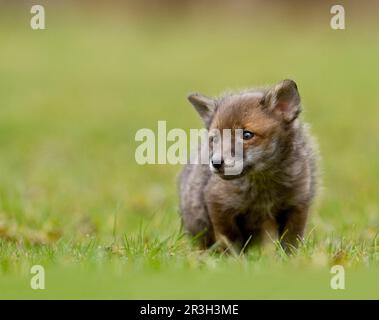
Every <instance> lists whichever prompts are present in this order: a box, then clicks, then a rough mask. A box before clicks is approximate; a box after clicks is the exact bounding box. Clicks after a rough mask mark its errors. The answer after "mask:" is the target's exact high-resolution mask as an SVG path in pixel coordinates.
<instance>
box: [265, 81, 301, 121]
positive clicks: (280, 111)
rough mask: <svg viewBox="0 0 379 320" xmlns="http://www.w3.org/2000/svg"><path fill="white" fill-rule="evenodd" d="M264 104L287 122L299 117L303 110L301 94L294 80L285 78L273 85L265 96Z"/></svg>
mask: <svg viewBox="0 0 379 320" xmlns="http://www.w3.org/2000/svg"><path fill="white" fill-rule="evenodd" d="M263 103H264V106H265V107H266V108H268V110H269V111H270V112H273V113H274V114H276V115H277V116H279V117H280V118H282V119H283V120H284V121H286V122H291V121H293V120H295V119H296V118H297V116H298V115H299V113H300V112H301V106H300V95H299V92H298V90H297V85H296V83H295V81H293V80H283V81H282V82H280V83H278V84H276V85H275V86H273V87H272V88H271V89H270V90H269V91H268V92H267V94H266V96H265V97H264V102H263Z"/></svg>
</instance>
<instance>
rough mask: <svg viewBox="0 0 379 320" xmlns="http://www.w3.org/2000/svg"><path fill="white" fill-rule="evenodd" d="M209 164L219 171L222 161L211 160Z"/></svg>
mask: <svg viewBox="0 0 379 320" xmlns="http://www.w3.org/2000/svg"><path fill="white" fill-rule="evenodd" d="M211 162H212V166H213V168H215V169H216V170H220V169H221V168H222V167H223V165H224V160H222V159H221V160H214V159H212V160H211Z"/></svg>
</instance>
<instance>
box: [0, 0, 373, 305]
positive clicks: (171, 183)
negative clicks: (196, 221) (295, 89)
mask: <svg viewBox="0 0 379 320" xmlns="http://www.w3.org/2000/svg"><path fill="white" fill-rule="evenodd" d="M32 4H34V3H32V2H30V1H21V2H19V3H18V4H17V5H15V4H10V2H0V8H1V10H0V49H1V50H0V155H1V156H0V297H2V298H9V297H22V298H24V297H32V298H38V297H39V296H38V295H41V297H65V298H67V297H73V294H74V292H76V295H75V297H82V298H85V297H113V298H117V297H119V298H121V297H122V298H135V297H139V298H144V297H146V298H149V297H155V298H159V297H162V298H166V297H171V298H172V297H174V298H175V297H180V298H186V297H190V298H196V297H199V298H213V297H214V298H217V297H223V298H233V297H239V298H241V297H242V298H243V297H245V298H249V297H250V298H251V297H254V298H257V297H258V298H259V297H260V298H270V297H272V298H286V297H288V298H293V297H300V298H303V297H306V296H307V295H306V294H305V293H306V292H308V293H309V292H313V293H312V294H311V295H309V297H327V298H329V297H332V298H339V297H342V298H343V297H356V298H357V297H358V298H359V297H370V298H372V297H374V298H378V297H379V293H378V292H379V291H378V290H379V284H378V282H377V281H373V279H374V278H375V276H374V275H375V274H376V275H377V272H376V270H377V268H378V265H379V263H378V262H379V244H378V243H377V235H378V231H379V203H378V180H379V148H378V146H379V126H378V120H379V108H378V101H379V90H378V85H379V60H378V54H379V43H378V41H376V38H377V34H378V32H379V25H378V18H377V16H378V13H379V6H378V5H377V4H375V3H374V2H370V1H366V2H360V3H359V4H357V3H356V4H355V5H354V4H353V3H352V2H346V1H343V2H341V3H339V4H342V5H344V6H345V11H346V30H332V29H331V28H330V25H329V23H330V18H331V14H330V7H331V5H333V4H334V3H333V2H331V1H321V2H318V3H317V5H316V4H310V3H306V4H304V3H303V2H301V1H283V2H272V3H271V4H267V3H265V2H263V1H253V2H250V1H233V2H231V1H220V2H216V1H211V2H200V1H192V2H189V1H183V2H173V1H155V2H149V1H143V2H142V3H137V2H131V1H129V2H126V3H123V4H121V3H120V2H100V1H97V2H80V5H79V4H75V3H74V2H70V3H69V2H65V4H62V3H61V2H58V1H57V2H52V1H48V2H46V1H40V2H39V4H42V5H44V6H45V10H46V27H47V29H46V30H39V31H38V30H37V31H33V30H32V29H31V28H30V19H31V17H32V15H31V14H30V8H31V6H32ZM285 78H292V79H294V80H295V81H296V82H297V83H298V86H299V90H300V94H301V96H302V101H303V106H304V113H303V117H304V119H305V120H306V121H307V122H309V123H310V124H311V125H312V131H313V133H314V134H315V136H316V137H317V138H318V141H319V144H320V151H321V156H322V176H323V181H324V182H323V190H322V192H321V193H320V196H319V198H318V201H317V205H316V206H315V208H314V210H313V213H312V216H311V219H310V224H309V226H308V232H307V238H306V241H305V243H304V245H303V246H302V247H301V248H300V250H299V253H298V254H297V255H296V256H294V257H291V258H288V257H286V256H284V255H283V254H281V253H280V252H276V253H270V254H265V253H264V252H250V253H248V254H247V255H246V256H243V257H240V258H238V259H235V258H233V257H225V256H219V255H215V254H213V253H210V252H199V251H197V250H196V248H195V247H193V246H192V245H191V242H190V241H189V239H187V238H186V237H183V235H182V233H181V230H180V219H179V215H178V199H177V194H176V176H177V174H178V172H179V170H180V166H171V165H146V166H140V165H137V164H136V162H135V159H134V151H135V148H136V146H137V145H138V144H137V142H135V141H134V135H135V133H136V131H137V130H138V129H140V128H151V129H153V130H154V131H156V129H157V121H158V120H167V125H168V128H184V129H186V130H188V129H189V128H200V127H201V122H200V120H199V119H198V118H197V115H196V113H195V111H194V110H193V109H192V108H191V106H190V105H189V103H188V102H187V101H186V95H187V94H188V93H189V92H191V91H199V92H202V93H204V94H207V95H217V94H219V93H221V92H222V91H224V90H226V89H239V88H246V87H253V86H261V85H266V84H271V83H275V82H278V81H280V80H282V79H285ZM336 263H338V264H342V265H344V266H345V267H346V268H347V271H346V272H347V274H348V272H357V276H356V277H357V278H355V279H356V280H355V281H356V283H359V285H360V287H359V288H360V289H358V287H357V289H356V290H355V291H354V290H352V289H351V288H352V286H350V291H348V289H349V285H348V284H347V289H346V291H347V293H346V294H345V293H344V295H341V296H339V295H338V294H337V293H335V292H334V291H333V290H331V289H330V287H329V278H330V274H329V267H330V266H331V265H333V264H336ZM33 264H41V265H43V266H45V268H46V273H47V279H51V280H49V281H51V282H50V283H51V285H50V287H49V282H48V280H47V285H46V286H47V289H46V290H45V291H44V292H43V294H40V293H36V292H35V291H33V290H31V289H30V285H29V280H28V279H29V278H30V267H31V266H32V265H33ZM281 268H284V269H281ZM72 269H74V270H77V269H78V270H81V271H78V272H79V274H80V277H79V276H78V277H77V278H78V279H79V278H80V281H82V282H84V283H87V285H89V286H91V288H92V289H91V292H92V293H91V294H89V291H88V292H87V291H85V290H84V291H83V290H81V291H80V288H82V289H83V288H84V287H86V285H83V283H81V282H80V281H77V280H73V281H72V283H73V284H72V286H71V287H70V290H71V291H70V290H68V291H67V290H66V291H65V290H63V289H62V290H60V285H62V286H63V283H65V284H67V283H70V281H68V282H66V281H62V282H61V284H60V285H58V284H57V283H58V282H59V281H58V282H57V281H55V280H54V279H59V278H60V277H61V276H60V275H62V274H71V273H73V274H76V271H73V270H72ZM294 269H295V270H297V271H296V272H295V273H293V272H287V271H284V270H292V271H293V270H294ZM366 269H367V270H366ZM83 270H85V271H83ZM262 270H265V272H266V273H267V274H266V277H267V279H271V280H268V281H271V282H272V283H271V286H269V288H271V289H270V290H268V289H267V288H268V287H267V283H268V282H267V281H255V280H254V279H255V278H256V277H257V275H259V274H260V272H262ZM270 270H271V271H270ZM313 271H314V272H315V273H314V274H313V273H312V272H313ZM49 272H50V273H49ZM81 272H83V274H82V273H81ZM301 272H304V274H302V275H300V274H301ZM309 272H310V273H311V274H312V275H313V277H321V278H320V279H323V280H322V281H318V280H314V279H313V278H312V276H311V277H310V278H309V279H313V280H310V281H309V283H307V282H306V281H305V280H304V278H307V276H306V275H307V274H308V273H309ZM375 272H376V273H375ZM316 274H317V276H316ZM52 275H55V276H54V277H53V276H52ZM125 275H126V279H125V286H123V285H121V283H123V282H120V280H119V278H118V277H121V278H122V277H123V276H125ZM270 275H271V276H270ZM279 275H285V276H286V279H285V280H281V278H280V276H279ZM295 275H296V276H295ZM318 275H319V276H318ZM359 275H364V276H363V277H362V278H359ZM368 275H372V276H371V277H369V276H368ZM86 276H87V278H86ZM49 277H50V278H49ZM62 277H63V276H62ZM254 277H255V278H254ZM302 277H303V278H302ZM63 278H64V277H63ZM71 279H76V278H75V276H74V277H73V278H71ZM96 279H102V281H100V280H99V282H98V283H97V282H96ZM220 279H224V280H225V279H228V280H227V281H226V280H225V281H221V280H220ZM307 279H308V278H307ZM317 279H318V278H317ZM359 279H361V280H359ZM376 279H378V277H376ZM54 281H55V282H54ZM170 281H171V282H170ZM280 281H283V282H282V285H281V282H280ZM294 281H295V282H294ZM296 281H298V282H296ZM304 281H305V282H304ZM169 282H170V284H168V283H169ZM53 283H55V284H56V285H55V286H54V285H53ZM296 283H299V284H300V283H301V284H302V285H301V286H300V287H297V286H296ZM289 284H292V285H293V286H294V288H292V289H291V287H290V285H289ZM130 288H134V289H130ZM137 288H138V289H137ZM194 288H199V289H198V290H194ZM312 288H313V289H312ZM49 290H50V291H49ZM78 290H79V291H78ZM123 290H124V291H123ZM265 290H266V291H265ZM291 290H292V291H291ZM78 292H80V294H78ZM131 292H134V294H132V293H131ZM136 292H137V293H136ZM152 292H155V294H152ZM220 292H223V293H225V294H222V295H220ZM236 292H238V294H236ZM264 292H265V293H264ZM260 293H261V294H260Z"/></svg>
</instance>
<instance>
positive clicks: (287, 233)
mask: <svg viewBox="0 0 379 320" xmlns="http://www.w3.org/2000/svg"><path fill="white" fill-rule="evenodd" d="M307 216H308V208H304V207H293V208H290V209H287V210H284V211H282V212H280V213H279V215H278V223H279V239H280V243H281V245H282V247H283V248H284V249H285V251H287V252H290V251H292V250H293V249H295V248H297V246H298V244H299V242H300V241H302V240H303V236H304V229H305V225H306V222H307Z"/></svg>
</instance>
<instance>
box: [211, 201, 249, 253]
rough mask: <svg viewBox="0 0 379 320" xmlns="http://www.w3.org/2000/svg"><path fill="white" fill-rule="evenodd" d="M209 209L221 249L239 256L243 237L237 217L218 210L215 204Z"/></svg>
mask: <svg viewBox="0 0 379 320" xmlns="http://www.w3.org/2000/svg"><path fill="white" fill-rule="evenodd" d="M208 209H209V217H210V219H211V222H212V225H213V230H214V234H215V237H216V241H217V245H219V246H220V248H221V249H228V250H230V251H231V252H232V253H234V254H239V253H240V252H241V250H242V247H243V236H242V233H241V231H240V229H239V227H238V225H237V223H236V219H235V215H234V214H233V213H232V212H228V211H227V210H222V209H220V208H217V205H215V204H213V205H210V206H209V208H208Z"/></svg>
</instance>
